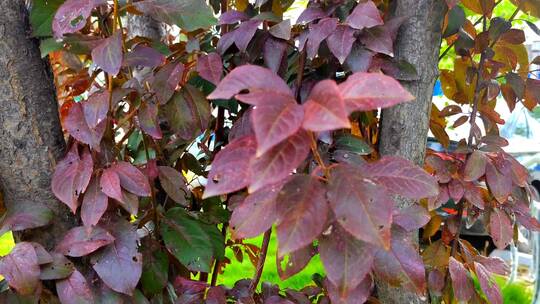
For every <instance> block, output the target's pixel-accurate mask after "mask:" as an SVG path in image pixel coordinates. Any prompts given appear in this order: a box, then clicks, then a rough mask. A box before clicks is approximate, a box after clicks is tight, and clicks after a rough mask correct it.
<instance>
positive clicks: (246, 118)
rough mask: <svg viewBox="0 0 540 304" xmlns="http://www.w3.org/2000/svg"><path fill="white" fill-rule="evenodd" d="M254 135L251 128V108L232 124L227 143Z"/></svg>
mask: <svg viewBox="0 0 540 304" xmlns="http://www.w3.org/2000/svg"><path fill="white" fill-rule="evenodd" d="M252 135H255V133H254V132H253V128H252V127H251V108H249V109H247V111H246V112H244V114H243V115H241V116H240V117H239V118H238V119H237V120H236V121H235V122H234V124H233V126H232V128H231V130H230V131H229V142H231V141H233V140H235V139H238V138H242V137H244V136H252Z"/></svg>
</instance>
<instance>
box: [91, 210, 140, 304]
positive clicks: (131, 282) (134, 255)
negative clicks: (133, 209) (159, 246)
mask: <svg viewBox="0 0 540 304" xmlns="http://www.w3.org/2000/svg"><path fill="white" fill-rule="evenodd" d="M108 228H109V229H110V231H111V232H112V234H113V236H114V238H115V240H114V242H113V243H112V244H110V245H108V246H107V247H105V248H104V249H103V250H100V251H99V252H97V253H96V254H94V255H93V256H92V260H91V262H92V265H93V268H94V270H95V271H96V272H97V274H98V275H99V277H100V278H101V279H102V280H103V282H104V283H105V284H106V285H107V286H108V287H110V288H111V289H112V290H114V291H116V292H120V293H123V294H127V295H133V290H134V289H135V287H136V286H137V283H138V282H139V279H140V277H141V273H142V254H141V253H139V252H138V251H137V241H138V236H137V232H136V230H135V227H134V226H132V225H131V224H130V223H128V222H127V221H125V220H122V219H119V220H118V222H116V223H112V224H111V225H110V227H108ZM118 274H122V275H118Z"/></svg>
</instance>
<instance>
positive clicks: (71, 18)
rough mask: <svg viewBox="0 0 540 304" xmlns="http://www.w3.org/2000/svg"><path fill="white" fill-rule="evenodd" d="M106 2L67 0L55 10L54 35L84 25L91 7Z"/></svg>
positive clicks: (102, 0)
mask: <svg viewBox="0 0 540 304" xmlns="http://www.w3.org/2000/svg"><path fill="white" fill-rule="evenodd" d="M104 3H106V1H105V0H67V1H65V2H64V3H63V4H62V5H61V6H60V7H59V8H58V10H57V11H56V14H55V15H54V19H53V22H52V29H53V32H54V37H56V38H62V36H64V34H69V33H75V32H77V31H79V30H81V29H82V28H83V27H84V26H85V25H86V19H88V17H90V14H91V13H92V9H93V8H94V7H96V6H98V5H101V4H104Z"/></svg>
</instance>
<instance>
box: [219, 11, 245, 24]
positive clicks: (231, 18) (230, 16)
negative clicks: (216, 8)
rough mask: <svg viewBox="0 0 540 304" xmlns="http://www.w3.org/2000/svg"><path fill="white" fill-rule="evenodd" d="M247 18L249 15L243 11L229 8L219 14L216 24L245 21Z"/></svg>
mask: <svg viewBox="0 0 540 304" xmlns="http://www.w3.org/2000/svg"><path fill="white" fill-rule="evenodd" d="M248 19H249V17H248V16H247V15H246V14H245V13H244V12H239V11H237V10H229V11H226V12H224V13H223V14H221V15H220V16H219V23H218V24H219V25H223V24H234V23H237V22H238V21H245V20H248Z"/></svg>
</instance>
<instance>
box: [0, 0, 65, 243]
mask: <svg viewBox="0 0 540 304" xmlns="http://www.w3.org/2000/svg"><path fill="white" fill-rule="evenodd" d="M30 35H31V31H30V25H29V20H28V11H27V9H26V7H25V5H24V1H19V0H0V155H1V156H0V191H1V192H2V193H3V198H4V202H5V204H6V207H7V208H8V209H9V208H12V207H13V206H16V205H18V204H42V205H44V206H46V207H47V208H49V209H51V210H52V212H53V213H54V216H55V217H54V220H53V222H52V223H51V224H50V226H49V227H46V229H32V230H29V231H25V232H24V233H16V234H15V238H16V239H17V240H18V241H21V240H25V241H38V242H40V243H41V244H43V245H44V246H45V247H47V248H49V249H50V248H52V247H53V246H54V241H53V239H54V237H55V236H56V237H58V235H59V234H60V235H62V234H64V232H65V231H67V230H68V229H69V228H70V227H72V226H73V225H74V224H75V222H74V218H75V217H74V216H72V215H71V214H70V212H69V209H68V208H67V207H66V206H65V205H64V204H62V203H60V202H59V201H57V200H56V199H55V197H54V195H53V193H52V191H51V187H50V183H51V175H52V173H53V169H54V165H55V163H56V160H57V159H58V158H59V157H61V156H62V155H63V153H64V150H65V142H64V137H63V134H62V130H61V127H60V121H59V118H58V104H57V101H56V94H55V90H54V84H53V76H52V73H51V70H50V67H49V65H48V63H47V62H46V61H44V60H42V59H41V57H40V51H39V41H38V40H37V39H34V38H31V37H30Z"/></svg>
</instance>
